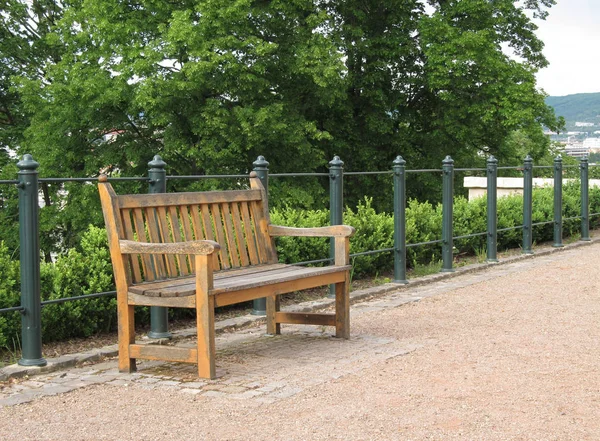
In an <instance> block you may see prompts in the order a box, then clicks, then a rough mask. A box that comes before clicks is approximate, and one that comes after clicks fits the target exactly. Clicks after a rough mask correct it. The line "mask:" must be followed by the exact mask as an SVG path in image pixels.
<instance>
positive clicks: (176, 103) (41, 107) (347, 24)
mask: <svg viewBox="0 0 600 441" xmlns="http://www.w3.org/2000/svg"><path fill="white" fill-rule="evenodd" d="M23 4H25V3H21V2H20V1H17V0H13V1H12V2H8V3H6V6H5V7H6V8H9V9H10V10H11V14H12V9H14V10H15V11H17V10H19V7H20V8H21V9H20V10H22V9H23V7H22V5H23ZM552 4H554V1H553V0H527V1H524V2H518V1H513V0H494V1H489V0H429V1H427V2H426V3H425V2H424V1H423V0H368V1H364V0H343V1H336V2H331V1H325V0H294V1H283V0H272V1H265V0H235V1H231V0H183V1H179V2H163V1H158V0H146V1H143V2H130V1H124V0H116V1H115V0H111V1H108V0H93V1H92V0H71V1H69V2H65V3H64V4H62V10H61V12H60V14H59V15H58V16H61V17H62V18H60V19H59V20H53V21H52V22H49V23H50V24H49V25H48V26H47V28H44V29H48V31H47V32H46V31H45V32H44V34H43V35H39V36H37V37H36V36H30V37H27V38H30V39H31V40H32V41H33V40H35V41H39V42H40V43H39V44H40V47H43V48H44V50H43V51H42V54H43V55H44V56H43V57H42V58H40V60H44V61H43V62H42V63H40V62H39V61H36V62H32V63H33V65H34V66H42V67H43V68H42V70H41V72H39V73H38V74H36V75H22V76H19V78H16V77H15V76H14V75H13V76H12V77H11V78H12V79H11V81H12V82H13V83H14V84H12V87H11V88H10V90H11V91H12V92H11V93H13V94H16V95H15V96H17V97H18V99H19V100H20V101H19V102H20V104H19V105H20V108H21V109H24V112H22V114H23V115H24V118H26V124H25V125H26V127H27V129H26V130H25V131H24V132H23V130H20V131H19V136H22V134H23V133H24V138H23V141H22V142H21V143H20V145H21V146H22V148H23V149H26V150H27V151H28V152H31V153H33V154H34V157H36V159H38V160H39V161H40V163H41V164H42V167H43V170H44V171H48V173H51V174H53V175H60V176H89V175H95V174H97V173H98V172H99V171H100V170H107V171H108V172H111V173H119V174H136V175H141V174H145V169H146V163H147V162H148V161H149V160H150V159H151V158H152V156H153V155H155V154H157V153H160V154H161V155H162V156H163V158H164V159H165V161H166V162H167V163H168V164H169V172H170V174H213V173H240V172H243V173H245V172H247V171H248V169H249V167H250V164H251V162H252V161H253V160H254V159H255V158H256V157H257V156H258V155H259V154H263V155H265V156H266V157H267V159H268V160H269V161H270V162H271V171H274V172H284V171H311V170H315V171H324V170H325V168H326V164H327V161H328V160H329V159H331V157H332V156H333V155H334V154H337V155H339V156H340V157H341V158H342V159H343V160H344V161H345V163H346V169H347V170H350V171H358V170H382V169H389V168H390V167H391V161H392V160H393V159H394V157H395V156H396V155H398V154H401V155H403V156H404V157H405V159H406V160H407V161H408V166H409V168H433V167H435V168H439V167H440V161H441V160H442V159H443V158H444V157H445V156H446V155H448V154H450V155H452V156H453V157H454V159H455V160H456V161H457V164H460V165H461V166H476V165H482V164H483V161H484V160H485V157H486V155H488V154H494V155H495V156H497V157H498V158H499V159H500V160H501V161H502V162H504V163H506V162H512V163H515V162H517V161H518V162H520V161H521V160H522V156H521V150H520V149H519V148H517V147H518V143H516V142H515V141H514V140H515V137H517V136H518V137H521V138H524V139H525V140H526V142H527V143H529V144H530V145H532V146H533V147H535V151H536V152H540V154H542V153H541V152H543V151H544V150H545V149H546V147H547V141H546V139H545V138H544V137H543V136H542V132H541V126H540V124H541V123H543V124H545V125H546V126H547V127H551V128H556V127H557V126H558V125H559V124H560V122H559V121H557V120H556V118H555V117H554V114H553V112H552V110H551V108H549V107H548V106H547V105H546V104H545V102H544V95H543V94H542V93H541V92H540V91H538V90H537V89H536V85H535V77H534V75H535V73H536V71H537V70H538V69H540V68H542V67H544V66H545V65H546V60H545V58H544V56H543V54H542V48H543V44H542V42H541V41H540V40H539V39H538V38H537V37H536V36H535V33H534V30H535V25H534V23H533V22H532V20H531V19H530V18H529V16H528V13H529V12H533V14H535V15H538V16H540V17H542V18H543V16H544V15H545V14H546V9H547V8H549V7H550V6H551V5H552ZM19 5H21V6H19ZM32 5H34V6H35V5H39V6H40V8H41V9H40V10H41V11H45V10H46V9H48V8H50V7H54V6H56V3H54V2H45V3H42V2H34V3H33V4H32ZM36 7H37V6H36ZM32 8H33V6H32ZM30 9H31V8H30ZM13 15H14V14H13ZM36 39H37V40H36ZM506 48H509V49H510V50H512V51H513V52H514V55H515V56H511V55H510V54H508V53H507V49H506ZM36 60H37V59H36ZM17 75H18V73H17ZM515 133H517V134H518V135H515ZM109 134H112V135H116V136H111V137H109V136H107V135H109ZM536 154H537V153H536ZM355 179H356V180H355V182H353V184H354V185H353V188H350V187H349V186H346V191H347V201H348V203H350V204H351V205H354V204H355V203H356V202H357V201H358V200H360V199H361V198H362V196H363V194H364V193H367V194H371V195H373V196H374V202H373V206H374V207H377V208H378V209H384V208H389V204H390V198H389V195H387V194H386V192H385V191H380V189H381V188H389V187H390V182H388V181H387V180H386V179H387V178H381V179H378V178H372V177H368V178H367V177H364V178H362V177H361V178H355ZM319 184H323V183H322V182H321V183H319V181H317V180H316V179H315V180H308V179H307V180H303V181H302V183H301V184H297V183H295V182H292V181H276V180H272V182H271V191H272V200H273V202H274V203H282V201H283V203H285V202H290V203H299V204H300V205H302V206H305V207H309V206H311V205H322V204H323V199H324V194H325V191H324V189H323V187H322V186H321V185H319ZM409 184H410V186H411V187H410V192H409V194H411V195H413V196H424V197H429V198H434V199H435V196H436V193H439V187H440V185H439V184H440V180H439V178H438V177H436V176H433V177H428V178H418V180H417V178H415V179H411V180H410V182H409ZM194 185H196V186H198V184H194ZM207 185H211V186H212V185H215V184H214V183H213V182H211V183H209V184H207ZM182 188H183V187H182V184H175V185H174V186H173V187H172V189H174V190H177V189H182ZM357 189H358V190H357ZM69 194H74V192H73V193H71V192H70V193H69ZM90 204H92V205H91V206H93V207H95V205H93V204H95V202H93V203H92V202H90ZM78 210H79V212H81V211H82V210H81V209H80V208H79V209H78ZM83 211H84V212H85V211H90V212H91V211H93V210H91V209H89V210H83ZM62 213H63V214H64V213H66V211H65V210H63V211H62ZM69 219H75V216H71V215H68V216H65V217H64V218H63V220H62V222H63V225H62V227H61V231H62V233H59V235H62V236H64V234H65V232H66V231H72V230H77V229H78V228H79V227H78V225H79V224H81V225H79V226H80V227H81V228H84V227H86V226H87V222H85V221H84V220H83V219H81V221H79V220H78V221H77V225H76V224H75V223H73V222H71V221H70V220H69ZM69 222H70V223H69Z"/></svg>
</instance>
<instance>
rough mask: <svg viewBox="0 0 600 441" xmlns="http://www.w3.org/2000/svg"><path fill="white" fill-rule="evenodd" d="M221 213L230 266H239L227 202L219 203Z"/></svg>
mask: <svg viewBox="0 0 600 441" xmlns="http://www.w3.org/2000/svg"><path fill="white" fill-rule="evenodd" d="M221 215H222V216H223V224H224V225H225V236H226V240H227V248H228V249H229V258H230V259H231V266H232V267H234V268H236V267H239V266H240V259H239V257H238V251H237V246H236V244H235V234H234V232H233V219H232V218H231V211H230V210H229V204H228V203H223V204H221Z"/></svg>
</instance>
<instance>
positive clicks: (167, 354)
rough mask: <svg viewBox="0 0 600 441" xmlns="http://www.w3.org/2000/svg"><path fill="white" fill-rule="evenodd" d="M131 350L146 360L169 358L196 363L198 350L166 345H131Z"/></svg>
mask: <svg viewBox="0 0 600 441" xmlns="http://www.w3.org/2000/svg"><path fill="white" fill-rule="evenodd" d="M129 351H130V353H131V356H132V357H134V358H144V359H146V360H168V361H174V362H178V363H196V360H197V358H198V350H197V349H195V348H182V347H178V346H164V345H136V344H132V345H129Z"/></svg>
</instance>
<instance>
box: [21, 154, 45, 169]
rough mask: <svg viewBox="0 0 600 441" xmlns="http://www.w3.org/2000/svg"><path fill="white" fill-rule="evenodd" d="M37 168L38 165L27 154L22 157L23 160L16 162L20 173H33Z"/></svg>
mask: <svg viewBox="0 0 600 441" xmlns="http://www.w3.org/2000/svg"><path fill="white" fill-rule="evenodd" d="M39 166H40V164H39V163H38V162H36V161H34V159H33V156H31V155H30V154H29V153H27V154H25V155H23V159H21V160H20V161H19V162H17V167H18V168H19V170H21V171H28V170H31V171H33V170H36V169H37V168H38V167H39Z"/></svg>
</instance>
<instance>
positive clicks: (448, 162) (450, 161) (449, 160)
mask: <svg viewBox="0 0 600 441" xmlns="http://www.w3.org/2000/svg"><path fill="white" fill-rule="evenodd" d="M442 164H444V165H452V164H454V159H452V158H451V157H450V155H448V156H446V157H445V158H444V160H443V161H442Z"/></svg>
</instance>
